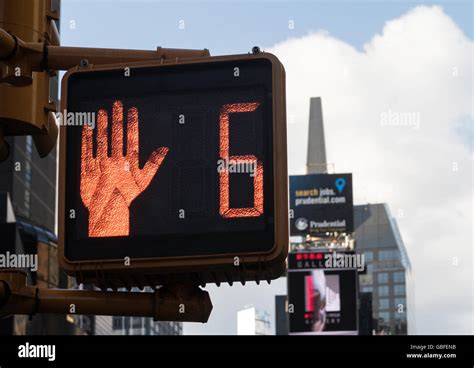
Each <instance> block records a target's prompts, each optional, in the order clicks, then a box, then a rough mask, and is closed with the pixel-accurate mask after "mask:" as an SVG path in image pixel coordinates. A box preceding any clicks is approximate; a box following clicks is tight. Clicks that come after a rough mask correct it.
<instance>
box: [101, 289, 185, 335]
mask: <svg viewBox="0 0 474 368" xmlns="http://www.w3.org/2000/svg"><path fill="white" fill-rule="evenodd" d="M132 291H135V292H136V291H138V289H136V288H134V289H132ZM144 291H147V292H151V291H152V289H151V288H149V287H147V288H145V290H144ZM94 320H95V321H94V335H140V336H142V335H146V336H150V335H151V336H156V335H182V334H183V324H182V323H181V322H172V321H170V322H166V321H153V318H150V317H125V316H95V317H94Z"/></svg>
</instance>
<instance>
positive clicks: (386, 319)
mask: <svg viewBox="0 0 474 368" xmlns="http://www.w3.org/2000/svg"><path fill="white" fill-rule="evenodd" d="M380 319H381V320H382V321H383V322H385V323H388V322H390V313H389V312H379V320H380Z"/></svg>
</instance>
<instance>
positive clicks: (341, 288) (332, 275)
mask: <svg viewBox="0 0 474 368" xmlns="http://www.w3.org/2000/svg"><path fill="white" fill-rule="evenodd" d="M304 254H306V255H307V259H305V260H303V259H302V260H301V261H296V259H294V260H293V261H292V257H293V258H295V256H298V255H302V254H296V255H295V254H290V259H289V261H290V269H289V270H288V300H289V311H290V313H289V321H290V334H306V335H308V334H309V335H313V334H314V335H319V334H328V335H329V334H333V335H357V334H358V325H357V318H358V315H357V269H355V268H326V267H325V266H324V265H325V262H324V259H325V258H326V257H325V256H326V255H328V254H330V253H327V252H324V253H323V252H319V253H317V252H313V253H304ZM292 266H293V267H292ZM290 308H291V309H290Z"/></svg>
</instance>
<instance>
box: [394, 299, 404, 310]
mask: <svg viewBox="0 0 474 368" xmlns="http://www.w3.org/2000/svg"><path fill="white" fill-rule="evenodd" d="M406 302H407V301H406V299H405V298H395V300H394V303H395V311H396V313H397V314H402V313H405V312H406Z"/></svg>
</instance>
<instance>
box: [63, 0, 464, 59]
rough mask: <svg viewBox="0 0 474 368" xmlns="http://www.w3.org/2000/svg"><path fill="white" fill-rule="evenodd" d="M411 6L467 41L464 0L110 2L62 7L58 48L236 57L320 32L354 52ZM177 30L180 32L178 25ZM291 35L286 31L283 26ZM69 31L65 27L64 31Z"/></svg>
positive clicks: (69, 1)
mask: <svg viewBox="0 0 474 368" xmlns="http://www.w3.org/2000/svg"><path fill="white" fill-rule="evenodd" d="M416 4H426V5H430V4H439V5H441V6H442V7H443V8H444V10H445V12H446V13H447V14H448V15H449V16H450V17H452V18H453V19H454V20H455V22H456V23H457V24H458V25H459V26H460V27H461V28H462V29H463V31H464V33H466V34H467V35H469V37H470V38H473V37H472V35H473V25H472V23H473V21H472V17H473V15H472V14H473V13H472V10H473V9H472V3H471V2H470V1H462V2H461V1H441V2H423V3H422V2H412V1H410V2H408V1H291V2H290V1H190V0H187V1H173V2H171V1H159V0H157V1H140V0H138V1H110V0H94V1H91V0H85V1H84V0H81V1H78V0H63V1H62V14H61V38H62V43H63V45H68V46H84V47H85V46H90V47H114V48H134V49H153V48H155V47H156V46H162V47H176V48H208V49H210V51H211V54H213V55H220V54H232V53H234V54H235V53H243V52H247V51H249V50H250V49H251V47H252V46H254V45H258V46H261V47H263V48H265V47H270V46H272V45H273V44H275V43H277V42H280V41H283V40H286V39H288V38H291V37H300V36H303V35H305V34H307V33H308V32H311V31H318V30H325V31H327V32H329V33H330V34H331V35H332V36H334V37H336V38H338V39H340V40H342V41H345V42H347V43H349V44H351V45H352V46H354V47H356V48H358V49H361V48H362V46H363V45H364V43H366V42H367V41H369V40H370V38H371V37H372V36H373V35H374V34H376V33H379V32H380V31H381V30H382V28H383V25H384V23H385V22H386V21H387V20H390V19H394V18H398V17H399V16H400V15H402V14H403V13H405V12H406V11H407V10H408V9H410V8H412V7H413V6H415V5H416ZM181 20H183V21H184V29H180V28H179V25H180V21H181ZM290 21H293V22H294V28H293V29H290V28H289V24H290V23H289V22H290ZM72 25H73V26H74V28H72V27H71V26H72Z"/></svg>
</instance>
